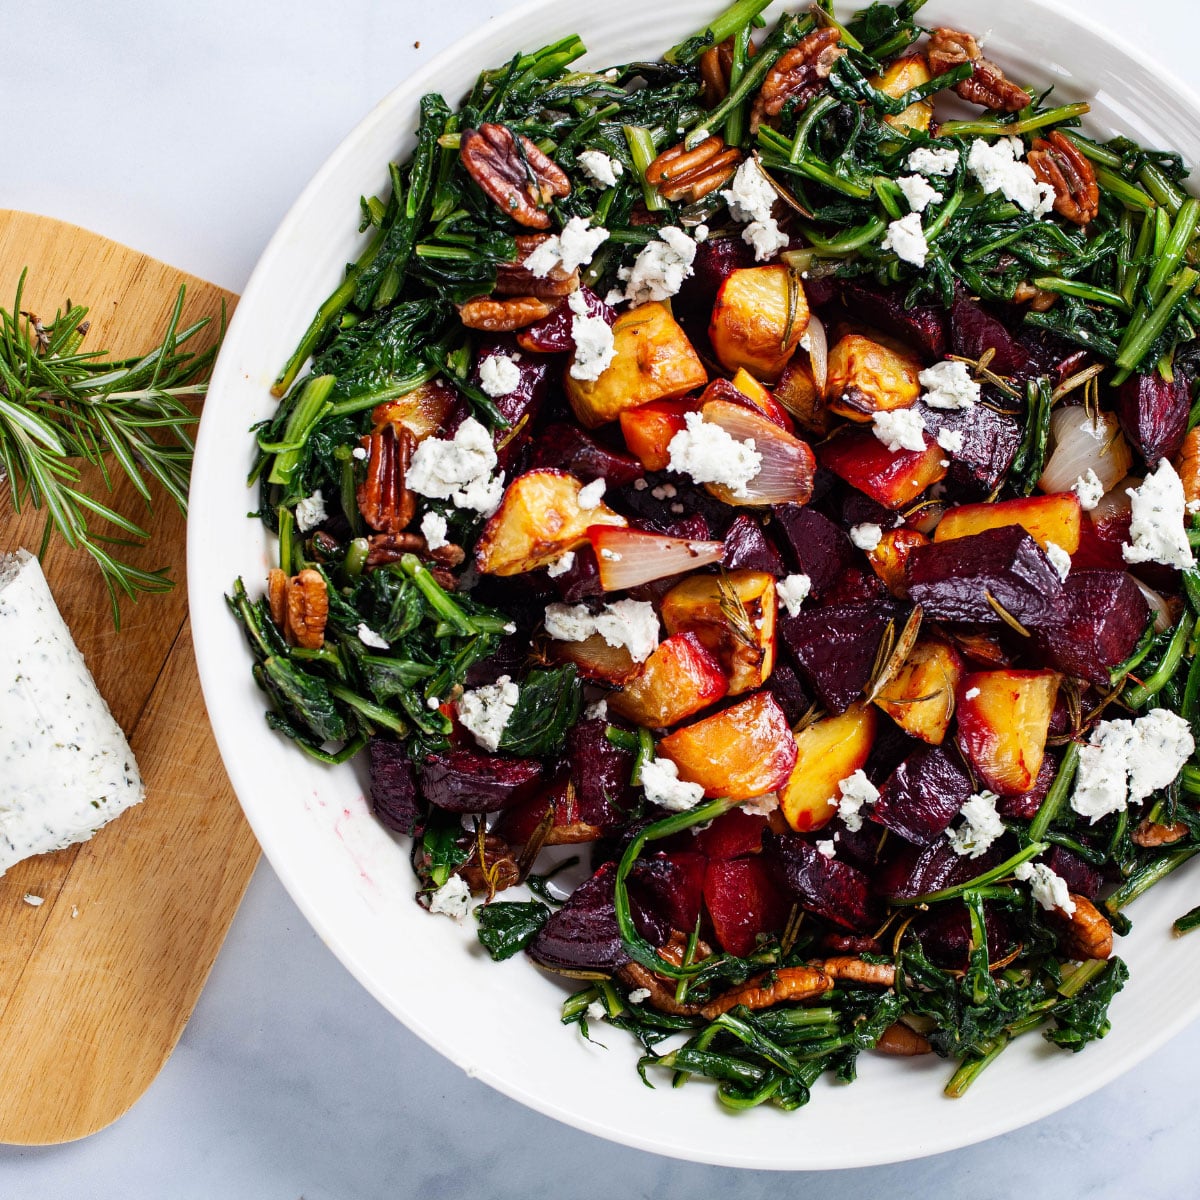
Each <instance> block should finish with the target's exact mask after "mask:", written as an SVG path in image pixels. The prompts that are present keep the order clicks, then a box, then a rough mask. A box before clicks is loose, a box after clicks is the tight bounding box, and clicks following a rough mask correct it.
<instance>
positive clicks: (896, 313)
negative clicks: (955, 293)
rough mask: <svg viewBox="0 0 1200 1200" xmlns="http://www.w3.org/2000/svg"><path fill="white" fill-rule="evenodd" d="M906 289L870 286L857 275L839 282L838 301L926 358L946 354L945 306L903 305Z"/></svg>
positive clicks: (937, 359) (859, 317) (857, 316)
mask: <svg viewBox="0 0 1200 1200" xmlns="http://www.w3.org/2000/svg"><path fill="white" fill-rule="evenodd" d="M908 291H909V289H908V288H907V287H906V286H899V287H887V288H881V287H874V286H872V285H871V284H869V283H864V282H862V281H861V280H858V279H852V280H849V279H848V280H847V281H846V282H845V283H843V284H842V303H843V304H845V306H846V308H847V309H848V310H849V311H850V312H851V313H852V314H853V315H854V316H855V317H856V318H858V319H860V320H863V321H866V322H867V324H868V325H875V326H878V327H879V328H880V329H882V330H883V331H884V332H885V333H890V334H891V335H892V336H893V337H898V338H900V339H901V340H902V341H905V342H907V343H908V344H909V345H910V346H912V347H913V349H914V350H918V351H919V352H920V354H921V356H922V357H923V358H924V359H925V360H926V361H927V362H938V361H939V360H941V359H943V358H945V357H946V334H947V328H946V326H947V321H946V310H945V309H944V308H943V307H942V306H941V305H940V304H914V305H912V306H911V307H910V306H908V305H906V303H905V299H906V297H907V295H908Z"/></svg>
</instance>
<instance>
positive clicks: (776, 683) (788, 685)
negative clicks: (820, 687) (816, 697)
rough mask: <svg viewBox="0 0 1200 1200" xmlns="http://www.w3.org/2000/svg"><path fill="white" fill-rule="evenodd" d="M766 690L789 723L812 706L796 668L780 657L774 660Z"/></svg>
mask: <svg viewBox="0 0 1200 1200" xmlns="http://www.w3.org/2000/svg"><path fill="white" fill-rule="evenodd" d="M767 691H769V692H770V693H771V695H772V696H774V697H775V702H776V703H777V704H778V705H779V707H780V708H781V709H783V715H784V716H785V717H787V722H788V724H789V725H795V724H796V722H797V721H799V720H800V718H801V717H802V716H804V714H805V713H806V712H808V710H809V709H810V708H811V707H812V697H811V696H810V695H809V694H808V693H807V692H806V691H805V690H804V684H802V683H801V682H800V676H799V675H797V674H796V668H795V667H793V666H792V664H791V663H789V662H784V661H783V660H782V659H778V658H777V659H776V660H775V670H773V671H772V672H771V677H770V679H768V680H767Z"/></svg>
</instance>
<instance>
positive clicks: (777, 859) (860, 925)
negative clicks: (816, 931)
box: [763, 833, 877, 931]
mask: <svg viewBox="0 0 1200 1200" xmlns="http://www.w3.org/2000/svg"><path fill="white" fill-rule="evenodd" d="M763 861H764V863H765V864H766V866H767V869H768V870H769V871H770V874H771V879H772V880H773V881H774V883H775V885H776V886H777V887H778V888H779V889H780V890H781V891H783V892H784V893H786V894H787V895H789V896H793V897H795V899H796V900H797V901H798V902H799V904H800V907H801V908H803V909H805V910H806V911H808V912H812V913H816V914H817V915H818V916H821V917H824V918H825V919H826V920H827V921H832V922H833V924H835V925H840V926H841V927H842V928H843V929H852V930H855V931H863V930H866V929H869V928H870V927H871V926H872V925H873V924H874V923H875V921H876V920H877V912H876V908H875V905H874V904H873V902H872V900H871V894H870V887H869V885H868V882H867V877H866V876H865V875H864V874H863V873H862V872H861V871H860V870H858V869H857V868H856V867H852V866H851V865H850V864H849V863H848V862H843V861H842V860H841V859H839V858H826V857H825V855H823V854H822V853H821V852H820V850H818V849H817V848H816V846H814V845H813V844H812V842H807V841H805V840H804V838H802V837H799V836H798V835H796V834H792V833H783V834H780V833H767V834H765V835H764V837H763Z"/></svg>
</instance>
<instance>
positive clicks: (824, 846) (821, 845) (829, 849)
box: [816, 838, 837, 858]
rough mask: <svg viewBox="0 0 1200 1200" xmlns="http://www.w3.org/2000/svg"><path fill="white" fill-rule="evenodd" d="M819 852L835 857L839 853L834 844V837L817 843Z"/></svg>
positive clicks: (827, 856) (828, 856)
mask: <svg viewBox="0 0 1200 1200" xmlns="http://www.w3.org/2000/svg"><path fill="white" fill-rule="evenodd" d="M816 846H817V853H818V854H822V855H824V856H825V857H826V858H833V856H834V855H835V854H837V847H836V846H835V845H834V844H833V838H826V839H825V840H824V841H820V842H817V843H816Z"/></svg>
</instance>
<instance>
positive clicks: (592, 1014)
mask: <svg viewBox="0 0 1200 1200" xmlns="http://www.w3.org/2000/svg"><path fill="white" fill-rule="evenodd" d="M607 1016H608V1009H607V1007H605V1004H604V1001H603V1000H593V1001H592V1002H591V1004H589V1005H588V1006H587V1019H588V1020H589V1021H603V1020H604V1018H605V1017H607Z"/></svg>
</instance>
